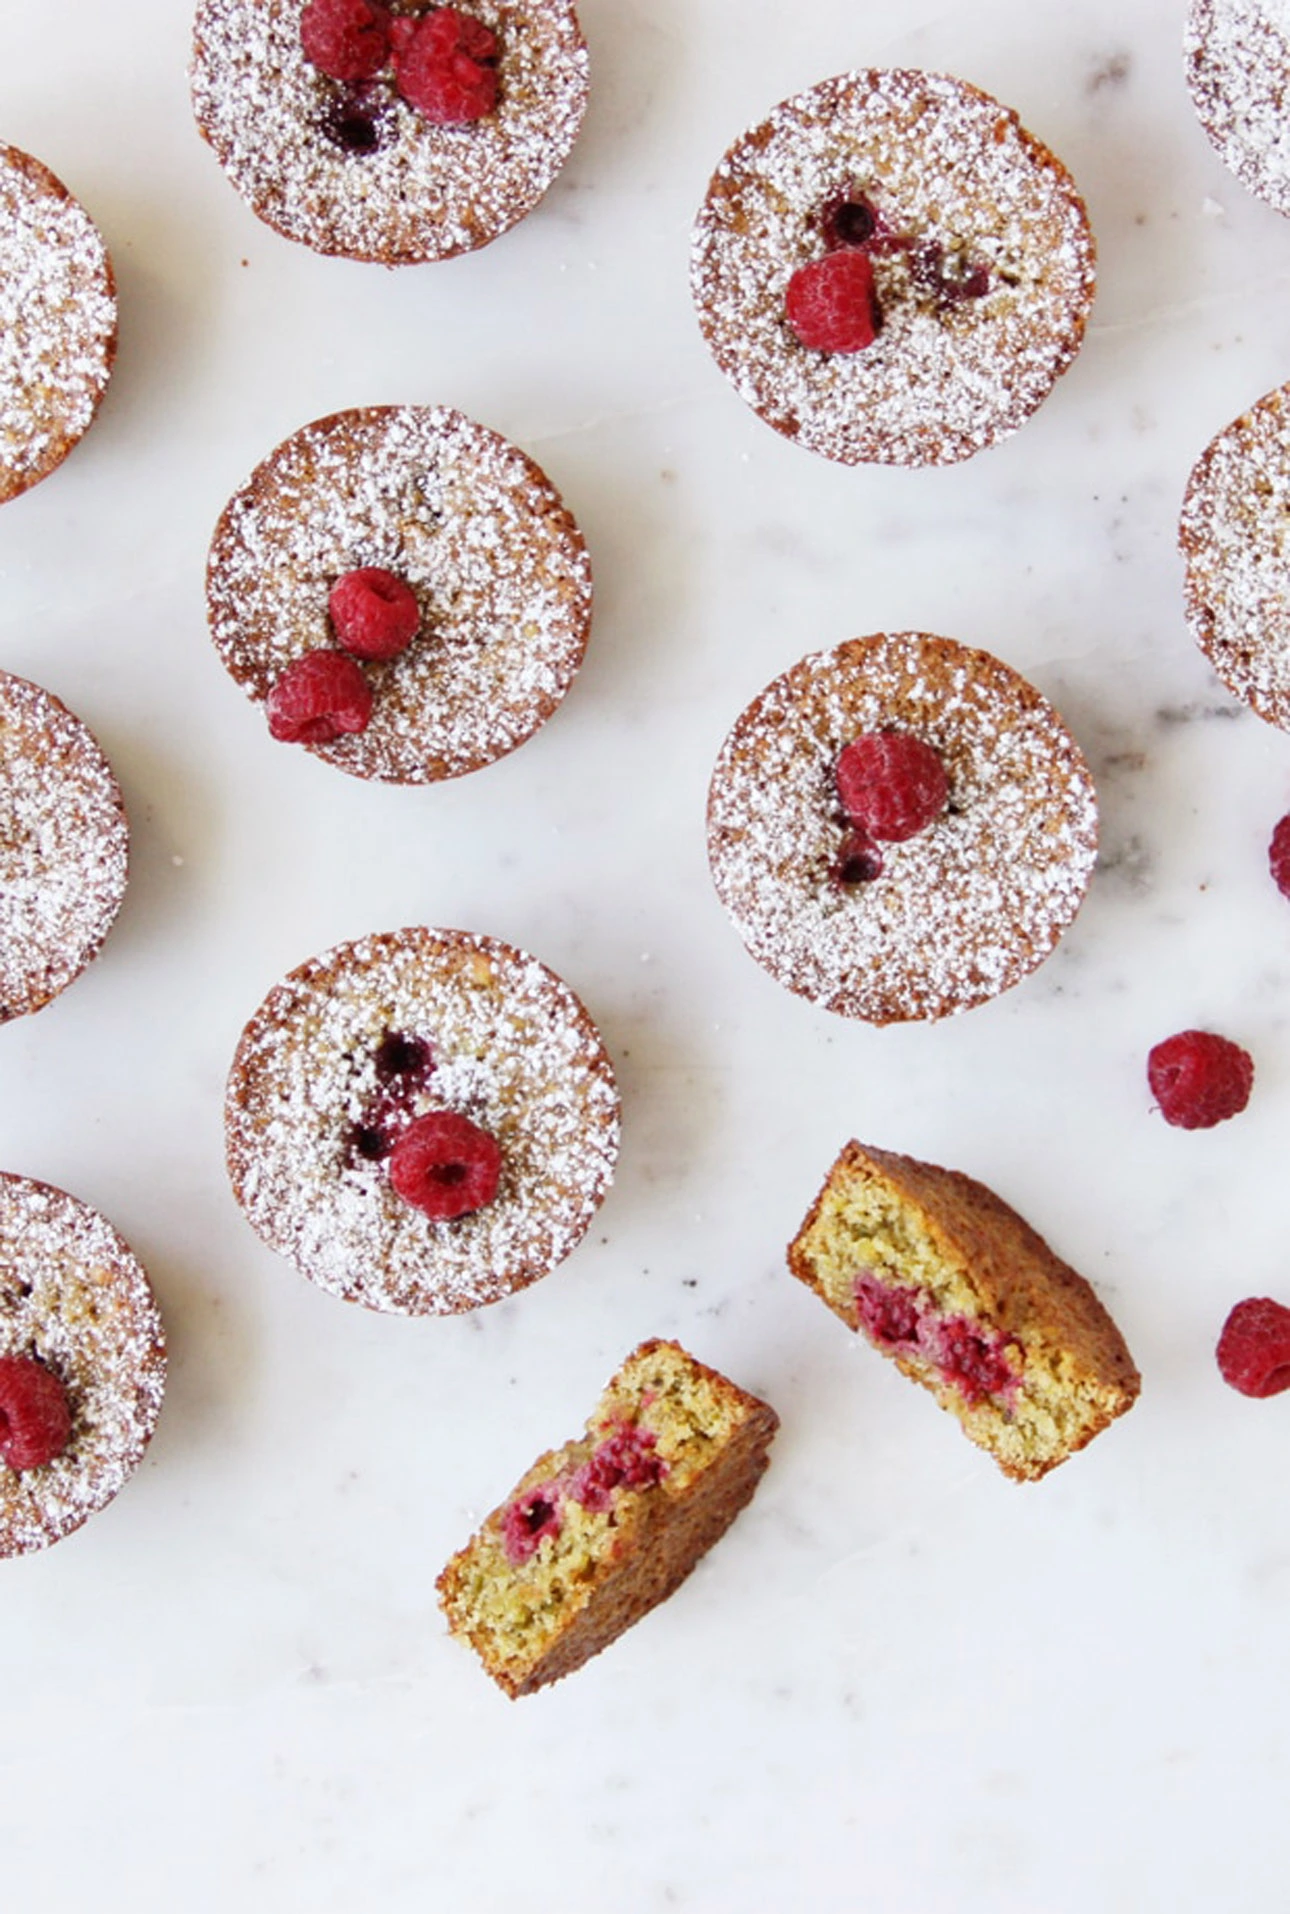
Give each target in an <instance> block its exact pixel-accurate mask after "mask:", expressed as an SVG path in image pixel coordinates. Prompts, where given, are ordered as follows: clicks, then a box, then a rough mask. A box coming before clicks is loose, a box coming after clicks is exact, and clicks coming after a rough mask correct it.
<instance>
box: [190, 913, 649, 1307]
mask: <svg viewBox="0 0 1290 1914" xmlns="http://www.w3.org/2000/svg"><path fill="white" fill-rule="evenodd" d="M618 1128H619V1102H618V1091H617V1087H616V1085H615V1081H614V1073H613V1066H612V1065H611V1063H610V1061H609V1057H608V1055H607V1054H606V1052H605V1048H604V1045H603V1044H602V1043H601V1041H600V1037H599V1035H598V1033H597V1031H596V1029H595V1026H594V1025H593V1023H592V1021H591V1019H590V1017H589V1016H588V1015H587V1012H586V1011H585V1010H584V1009H583V1007H582V1005H581V1004H580V1003H579V1001H578V999H577V998H576V997H575V996H574V994H573V992H572V991H571V990H570V989H569V987H568V985H567V984H564V983H562V982H561V980H560V979H559V978H558V977H557V976H555V975H554V973H553V972H552V971H550V970H548V969H547V968H546V966H545V965H544V964H540V963H539V962H538V961H537V959H536V958H534V957H530V956H527V955H526V954H525V953H524V952H523V951H520V950H515V949H514V948H513V947H512V946H511V945H509V944H503V943H500V942H499V941H498V940H497V939H496V938H492V937H482V936H477V935H474V934H473V933H470V932H466V931H456V930H424V929H412V930H403V931H393V932H389V933H387V934H384V935H379V936H372V937H364V938H361V939H359V941H358V942H356V943H352V944H342V945H340V946H339V948H337V949H335V950H330V951H328V952H326V953H325V954H324V955H323V956H321V957H316V958H314V959H313V961H312V962H310V963H307V964H303V965H302V966H301V967H300V968H299V969H298V970H295V971H293V972H292V973H291V975H290V976H289V977H287V978H286V979H285V981H284V982H282V983H281V984H279V985H278V986H277V987H276V988H275V989H274V990H271V991H270V993H269V995H268V996H267V997H266V999H265V1001H264V1003H263V1004H262V1005H261V1006H260V1008H259V1010H258V1011H257V1012H256V1014H255V1016H254V1017H253V1018H252V1019H251V1021H250V1023H249V1024H248V1025H247V1027H246V1030H245V1032H244V1033H243V1036H242V1041H241V1043H240V1044H239V1046H238V1050H237V1055H236V1058H235V1059H234V1063H233V1069H232V1074H231V1076H230V1078H229V1085H228V1098H227V1105H226V1136H227V1145H228V1167H229V1175H230V1177H231V1179H232V1183H233V1190H234V1194H235V1195H236V1197H237V1200H238V1202H239V1203H240V1204H241V1205H242V1208H243V1210H244V1211H245V1212H246V1215H247V1218H248V1219H249V1221H250V1222H251V1224H252V1226H253V1227H254V1228H255V1229H256V1230H257V1231H258V1233H259V1234H260V1236H262V1237H263V1239H264V1241H265V1242H266V1243H267V1244H268V1245H269V1247H270V1248H271V1249H275V1250H277V1251H278V1252H279V1253H280V1254H281V1255H283V1256H286V1257H288V1258H289V1259H290V1261H291V1262H293V1263H294V1264H295V1265H296V1267H297V1268H298V1269H299V1270H300V1271H301V1272H302V1273H303V1274H304V1275H306V1276H308V1277H309V1278H310V1279H311V1280H312V1281H313V1282H315V1283H317V1284H318V1285H319V1286H320V1287H321V1288H323V1289H326V1290H329V1291H331V1293H332V1294H333V1295H337V1296H343V1297H344V1298H346V1300H348V1301H351V1302H359V1303H365V1304H366V1305H367V1306H368V1307H369V1308H371V1309H382V1310H389V1311H393V1312H395V1313H397V1314H402V1315H412V1316H416V1315H446V1314H450V1313H453V1312H455V1311H458V1310H464V1309H475V1308H477V1307H478V1306H479V1305H480V1304H482V1303H492V1302H497V1301H499V1300H500V1299H501V1298H502V1297H503V1296H508V1295H510V1294H511V1293H512V1292H513V1291H515V1290H518V1289H523V1288H524V1287H525V1286H526V1285H527V1284H529V1283H533V1282H536V1281H537V1279H538V1278H539V1277H540V1276H545V1275H546V1274H547V1272H548V1271H549V1270H551V1269H554V1268H555V1266H556V1264H557V1263H560V1262H562V1261H563V1260H564V1258H565V1257H566V1256H568V1255H569V1253H570V1251H571V1250H572V1249H573V1248H574V1247H575V1245H576V1244H577V1243H578V1242H579V1241H580V1239H581V1238H582V1236H583V1234H584V1232H585V1231H586V1229H587V1227H588V1225H589V1223H590V1222H591V1219H592V1217H593V1215H594V1214H595V1212H596V1210H597V1208H598V1207H599V1205H600V1203H601V1202H602V1201H603V1199H604V1196H605V1194H606V1191H607V1190H608V1188H609V1184H610V1180H611V1178H612V1176H613V1170H614V1163H615V1160H616V1157H617V1153H618Z"/></svg>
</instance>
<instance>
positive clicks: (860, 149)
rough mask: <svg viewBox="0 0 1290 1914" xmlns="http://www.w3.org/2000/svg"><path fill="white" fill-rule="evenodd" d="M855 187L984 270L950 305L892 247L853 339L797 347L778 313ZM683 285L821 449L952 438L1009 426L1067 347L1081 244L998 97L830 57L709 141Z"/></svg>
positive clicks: (742, 369) (754, 398) (724, 347)
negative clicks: (839, 70)
mask: <svg viewBox="0 0 1290 1914" xmlns="http://www.w3.org/2000/svg"><path fill="white" fill-rule="evenodd" d="M852 191H857V192H862V193H864V194H865V195H867V196H868V197H869V198H870V199H871V201H872V202H873V204H874V205H875V206H876V207H877V208H878V210H879V212H880V213H881V214H882V216H883V217H884V219H885V221H886V222H887V224H888V225H889V226H890V227H891V228H892V229H894V230H895V231H897V232H899V233H902V234H906V235H910V236H912V238H913V239H914V240H915V241H916V242H918V243H927V242H931V241H935V242H937V243H939V244H941V245H943V246H944V248H945V253H946V257H947V258H948V259H950V260H957V261H958V262H960V264H961V265H963V266H964V267H968V266H974V265H983V266H985V267H986V268H987V269H988V272H989V290H988V292H987V293H986V295H985V296H984V297H982V298H979V299H962V300H959V301H957V302H954V303H952V304H949V305H945V304H943V303H940V304H938V302H937V301H936V300H935V298H934V297H932V296H930V295H929V294H927V293H926V292H925V291H920V290H919V289H918V288H917V287H916V286H915V284H914V283H913V281H912V279H911V274H910V260H909V256H908V255H907V254H895V255H891V256H885V257H883V256H876V257H875V258H874V262H873V263H874V273H875V283H876V288H877V293H878V299H879V304H880V306H881V309H882V313H883V325H882V329H881V331H880V332H879V334H878V337H877V340H876V341H875V342H874V344H873V345H872V346H870V347H869V348H868V349H867V350H865V351H863V352H858V353H823V352H812V351H808V350H807V349H806V348H805V347H803V346H802V345H801V344H800V343H799V342H798V341H797V339H796V338H795V336H794V335H793V333H792V331H791V329H790V327H789V325H788V322H787V320H786V318H785V316H784V295H785V290H786V288H787V285H788V282H789V280H790V279H791V277H792V275H793V273H794V272H795V271H796V270H797V269H798V268H799V267H801V266H804V265H806V264H807V263H808V262H809V261H811V260H812V259H816V258H819V257H820V256H821V255H822V254H823V252H824V250H825V247H824V241H823V237H822V234H821V230H820V217H821V214H822V212H823V210H824V208H825V207H826V206H827V205H828V204H829V203H830V202H831V201H835V200H836V199H837V198H838V197H839V196H840V195H843V194H845V193H847V192H852ZM691 276H692V288H693V293H694V299H695V304H696V307H697V308H698V312H699V319H700V324H701V325H702V327H703V330H704V333H705V336H706V337H707V339H708V343H709V345H710V346H711V348H712V351H713V353H714V355H715V356H716V359H717V362H718V364H719V365H720V366H721V368H722V370H723V371H724V372H725V373H726V374H727V376H728V377H729V378H730V379H731V380H732V382H733V383H734V385H735V387H736V389H737V390H738V392H739V393H740V395H741V397H742V398H744V399H745V400H746V401H747V402H748V404H749V405H751V406H752V407H753V408H754V409H755V410H756V411H758V412H759V413H761V414H762V416H763V417H765V418H766V419H768V421H769V422H770V423H771V424H772V425H774V426H776V428H777V429H778V430H780V431H782V432H784V433H786V434H787V435H788V436H790V437H793V438H796V439H798V440H799V441H800V443H801V444H803V445H806V446H809V447H810V448H811V449H812V450H813V451H816V452H820V453H822V454H824V456H826V457H828V458H834V459H842V460H856V459H873V460H880V461H883V462H887V463H893V464H904V463H909V464H923V463H944V462H949V461H951V460H955V459H960V458H966V457H968V456H969V455H970V454H971V453H973V452H975V451H978V450H980V449H981V448H982V447H984V446H986V445H989V444H992V443H993V442H994V441H995V440H996V439H997V438H999V437H1000V436H1002V435H1003V434H1004V433H1007V432H1010V431H1013V430H1015V429H1016V428H1017V427H1018V426H1019V425H1020V424H1021V423H1022V422H1023V421H1024V420H1025V419H1026V418H1027V417H1028V416H1029V415H1030V413H1031V412H1032V411H1033V410H1034V409H1035V407H1036V406H1037V405H1038V404H1039V403H1040V401H1041V400H1042V399H1043V398H1044V397H1045V395H1046V394H1047V392H1048V391H1049V389H1050V387H1051V386H1052V383H1053V381H1054V379H1055V378H1056V377H1057V375H1058V374H1059V373H1060V372H1062V371H1063V370H1064V369H1065V368H1066V366H1067V365H1068V364H1069V363H1070V361H1071V359H1072V358H1073V357H1074V355H1075V352H1076V350H1077V349H1078V346H1079V343H1080V339H1081V337H1082V334H1083V329H1084V323H1085V318H1086V314H1087V310H1088V306H1089V303H1090V301H1091V299H1092V295H1093V283H1094V248H1093V241H1092V236H1091V233H1090V231H1089V227H1088V221H1087V217H1086V215H1085V212H1084V208H1083V205H1082V202H1081V201H1080V199H1079V196H1078V194H1077V193H1076V192H1075V189H1074V187H1073V186H1072V184H1071V182H1070V179H1069V178H1068V176H1067V175H1066V173H1065V171H1064V169H1063V168H1062V167H1061V166H1060V165H1059V164H1058V163H1057V162H1056V161H1055V160H1054V159H1053V158H1052V156H1051V154H1048V153H1047V152H1046V151H1045V150H1044V149H1043V148H1041V147H1040V146H1039V145H1038V143H1037V142H1035V141H1034V140H1032V139H1031V138H1030V136H1029V135H1027V134H1025V133H1023V131H1022V129H1021V128H1020V126H1019V125H1018V123H1017V120H1016V117H1015V115H1013V114H1012V113H1010V112H1008V111H1007V109H1005V108H1003V107H1001V106H1000V105H999V104H998V103H997V102H996V101H994V100H991V99H989V98H987V97H986V96H985V95H983V94H980V93H978V92H977V91H976V90H975V89H974V88H971V87H966V86H964V85H963V84H961V83H960V82H959V81H957V80H953V79H950V78H948V77H946V76H943V75H940V74H930V73H920V72H908V71H899V70H897V71H892V72H871V73H854V74H844V75H842V76H840V77H839V78H838V79H835V80H830V81H826V82H825V83H823V84H822V85H821V86H818V87H816V88H813V89H812V90H811V91H810V92H807V93H803V94H799V95H797V96H796V97H795V98H793V99H790V100H786V101H785V102H784V103H783V104H782V105H780V106H779V107H777V108H776V109H775V111H774V112H773V113H772V114H771V115H770V117H769V118H768V119H767V120H766V121H765V122H763V124H762V125H761V126H759V127H757V128H754V129H753V130H752V132H750V133H748V134H746V135H745V136H744V138H743V139H741V140H740V141H738V142H737V143H736V145H735V146H734V147H733V148H732V149H731V151H730V152H729V153H728V154H727V156H726V158H725V159H724V160H723V161H722V163H721V165H720V167H719V168H718V170H717V173H716V175H715V177H714V179H713V182H712V186H711V188H710V189H709V194H708V198H707V200H706V202H705V204H704V207H703V209H702V211H701V212H700V215H699V219H698V223H697V226H696V229H695V234H694V246H693V257H692V275H691Z"/></svg>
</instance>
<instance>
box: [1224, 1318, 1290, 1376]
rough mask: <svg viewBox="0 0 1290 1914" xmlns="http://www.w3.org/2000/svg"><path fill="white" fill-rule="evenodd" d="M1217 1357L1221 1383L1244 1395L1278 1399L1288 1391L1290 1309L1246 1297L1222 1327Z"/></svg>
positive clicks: (1289, 1372) (1289, 1374)
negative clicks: (1283, 1391) (1284, 1390)
mask: <svg viewBox="0 0 1290 1914" xmlns="http://www.w3.org/2000/svg"><path fill="white" fill-rule="evenodd" d="M1216 1354H1217V1356H1218V1366H1219V1369H1220V1370H1221V1372H1222V1376H1223V1381H1224V1382H1230V1383H1231V1385H1232V1387H1233V1389H1239V1390H1240V1392H1241V1394H1242V1395H1243V1396H1279V1395H1280V1394H1281V1392H1282V1390H1283V1389H1290V1309H1287V1308H1286V1307H1285V1304H1284V1303H1274V1302H1273V1301H1272V1299H1271V1297H1270V1296H1247V1297H1246V1299H1245V1301H1244V1302H1243V1303H1238V1304H1237V1305H1236V1308H1235V1309H1234V1310H1233V1311H1232V1313H1231V1315H1230V1316H1229V1317H1228V1319H1227V1321H1226V1322H1225V1323H1224V1324H1223V1333H1222V1335H1221V1336H1220V1337H1219V1339H1218V1349H1217V1351H1216Z"/></svg>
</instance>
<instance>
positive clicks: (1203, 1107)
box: [1147, 1030, 1254, 1130]
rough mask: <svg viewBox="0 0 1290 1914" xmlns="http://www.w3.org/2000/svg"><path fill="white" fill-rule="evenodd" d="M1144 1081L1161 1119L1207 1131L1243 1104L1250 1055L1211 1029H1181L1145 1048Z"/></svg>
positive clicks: (1249, 1082)
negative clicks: (1176, 1033) (1145, 1077)
mask: <svg viewBox="0 0 1290 1914" xmlns="http://www.w3.org/2000/svg"><path fill="white" fill-rule="evenodd" d="M1147 1082H1148V1083H1149V1084H1150V1085H1151V1094H1152V1096H1153V1097H1154V1098H1155V1100H1156V1102H1157V1103H1158V1104H1159V1106H1160V1114H1161V1116H1162V1117H1163V1118H1164V1120H1165V1122H1166V1123H1173V1124H1175V1125H1176V1126H1177V1127H1178V1128H1179V1129H1180V1130H1209V1129H1212V1128H1213V1126H1214V1125H1215V1124H1216V1123H1222V1122H1224V1121H1225V1119H1226V1118H1228V1117H1234V1116H1236V1115H1237V1114H1238V1113H1239V1112H1240V1111H1241V1110H1243V1109H1244V1108H1245V1106H1246V1104H1247V1103H1248V1102H1249V1100H1250V1091H1251V1090H1252V1089H1253V1088H1254V1059H1253V1058H1252V1057H1251V1055H1250V1053H1249V1051H1248V1050H1242V1048H1241V1046H1240V1045H1239V1044H1237V1043H1231V1042H1229V1040H1228V1039H1227V1038H1226V1037H1216V1036H1215V1035H1214V1034H1213V1033H1212V1031H1209V1030H1182V1031H1179V1033H1178V1035H1177V1036H1176V1037H1166V1038H1165V1040H1164V1042H1163V1043H1158V1044H1157V1045H1156V1046H1155V1048H1154V1050H1152V1051H1151V1053H1150V1055H1149V1056H1148V1058H1147Z"/></svg>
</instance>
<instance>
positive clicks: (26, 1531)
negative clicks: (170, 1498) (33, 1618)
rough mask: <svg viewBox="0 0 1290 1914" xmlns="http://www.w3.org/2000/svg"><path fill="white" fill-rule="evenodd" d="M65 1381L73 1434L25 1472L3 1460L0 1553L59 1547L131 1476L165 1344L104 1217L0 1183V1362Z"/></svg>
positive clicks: (140, 1278)
mask: <svg viewBox="0 0 1290 1914" xmlns="http://www.w3.org/2000/svg"><path fill="white" fill-rule="evenodd" d="M12 1357H19V1358H24V1357H25V1358H29V1359H34V1360H35V1361H37V1362H39V1363H42V1364H43V1365H44V1367H45V1368H47V1369H49V1370H51V1371H52V1372H53V1374H54V1375H55V1376H56V1377H57V1378H58V1380H59V1381H60V1382H61V1383H62V1385H63V1388H64V1389H65V1391H66V1394H67V1401H68V1407H69V1409H70V1411H71V1425H72V1426H71V1437H70V1440H69V1442H68V1445H67V1447H66V1448H65V1449H64V1450H63V1452H62V1454H61V1455H57V1456H55V1457H54V1458H53V1460H52V1461H49V1462H44V1463H41V1464H40V1465H39V1466H38V1467H35V1468H30V1469H13V1468H10V1467H9V1465H8V1464H7V1463H6V1462H5V1460H4V1458H3V1457H2V1456H0V1556H6V1555H24V1554H27V1553H28V1552H29V1551H31V1550H32V1549H38V1548H44V1547H45V1546H46V1545H47V1544H48V1543H50V1542H57V1541H60V1540H61V1539H62V1537H63V1536H64V1535H69V1534H70V1533H71V1531H72V1530H73V1529H76V1528H79V1527H80V1525H81V1523H82V1522H84V1521H85V1519H86V1517H87V1516H90V1515H93V1514H94V1513H95V1511H96V1510H98V1509H101V1508H103V1506H104V1505H105V1504H106V1503H108V1502H110V1501H111V1500H112V1497H113V1496H114V1495H115V1494H116V1492H117V1490H118V1489H119V1488H121V1486H122V1485H123V1484H124V1483H125V1482H126V1480H127V1479H128V1478H129V1477H130V1476H131V1475H133V1473H134V1471H135V1470H136V1469H137V1468H138V1466H139V1463H140V1461H141V1460H142V1457H143V1452H144V1450H145V1448H146V1447H147V1446H148V1441H149V1438H150V1437H151V1435H152V1432H153V1429H154V1428H155V1427H156V1422H157V1416H158V1414H159V1412H160V1409H161V1397H162V1391H163V1389H164V1387H165V1379H166V1350H165V1338H164V1336H163V1334H162V1327H161V1318H160V1316H159V1315H158V1313H157V1305H156V1301H155V1299H154V1297H153V1294H152V1290H151V1288H150V1287H149V1284H148V1279H147V1277H146V1276H145V1275H144V1273H143V1270H142V1269H141V1268H140V1266H139V1263H138V1261H137V1259H136V1258H135V1256H134V1255H133V1254H132V1253H131V1251H130V1249H129V1248H128V1246H127V1245H126V1244H125V1243H123V1242H122V1240H121V1238H120V1237H119V1236H118V1235H117V1233H116V1231H115V1230H114V1229H113V1228H112V1226H111V1224H110V1223H109V1222H107V1221H106V1219H105V1218H104V1217H102V1216H100V1215H99V1213H98V1211H97V1210H92V1209H90V1208H89V1206H88V1205H87V1204H85V1203H80V1202H78V1201H77V1200H76V1198H75V1197H74V1196H68V1195H66V1194H65V1192H64V1191H62V1190H56V1189H52V1188H51V1187H50V1186H49V1185H48V1184H46V1183H33V1182H30V1181H29V1180H28V1179H27V1178H26V1177H22V1176H0V1358H12Z"/></svg>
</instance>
